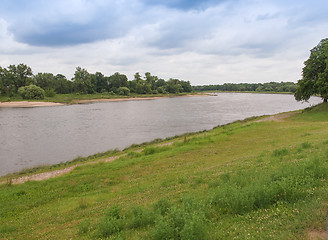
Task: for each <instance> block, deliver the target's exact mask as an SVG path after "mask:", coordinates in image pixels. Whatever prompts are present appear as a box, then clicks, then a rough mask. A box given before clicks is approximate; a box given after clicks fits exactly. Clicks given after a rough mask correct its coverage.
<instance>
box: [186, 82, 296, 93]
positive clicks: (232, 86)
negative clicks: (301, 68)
mask: <svg viewBox="0 0 328 240" xmlns="http://www.w3.org/2000/svg"><path fill="white" fill-rule="evenodd" d="M296 88H297V84H296V83H293V82H280V83H279V82H269V83H225V84H222V85H203V86H194V87H193V90H194V91H198V92H201V91H231V92H255V91H256V92H291V93H294V92H295V91H296Z"/></svg>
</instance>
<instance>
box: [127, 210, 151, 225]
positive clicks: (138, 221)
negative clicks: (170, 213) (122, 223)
mask: <svg viewBox="0 0 328 240" xmlns="http://www.w3.org/2000/svg"><path fill="white" fill-rule="evenodd" d="M131 215H132V216H131V217H130V224H129V225H130V227H131V228H144V227H147V226H149V225H153V224H154V223H155V218H156V214H155V212H154V211H152V210H150V209H147V208H144V207H140V206H134V207H133V208H132V214H131Z"/></svg>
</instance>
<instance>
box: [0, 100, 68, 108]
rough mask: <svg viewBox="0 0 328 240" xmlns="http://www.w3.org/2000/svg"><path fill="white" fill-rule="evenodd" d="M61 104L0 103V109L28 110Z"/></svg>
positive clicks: (59, 104) (60, 104)
mask: <svg viewBox="0 0 328 240" xmlns="http://www.w3.org/2000/svg"><path fill="white" fill-rule="evenodd" d="M62 105H65V104H63V103H55V102H29V101H18V102H0V108H2V107H17V108H28V107H50V106H62Z"/></svg>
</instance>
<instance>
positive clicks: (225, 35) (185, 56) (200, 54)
mask: <svg viewBox="0 0 328 240" xmlns="http://www.w3.org/2000/svg"><path fill="white" fill-rule="evenodd" d="M327 11H328V1H327V0H311V1H309V0H202V1H197V0H52V1H49V0H0V66H1V67H8V66H9V65H11V64H20V63H24V64H27V65H28V66H30V67H31V68H32V70H33V73H34V74H37V73H39V72H50V73H53V74H58V73H61V74H64V75H65V76H66V77H67V78H68V79H70V78H72V77H73V75H74V72H75V69H76V67H78V66H80V67H82V68H85V69H87V70H88V72H89V73H95V72H102V73H103V74H104V75H106V76H110V75H112V74H114V73H115V72H120V73H122V74H126V75H127V76H128V78H129V79H130V80H132V79H133V76H134V74H135V73H136V72H140V74H144V73H145V72H150V73H151V74H152V75H156V76H158V77H160V78H163V79H165V80H167V79H169V78H178V79H180V80H185V81H190V82H191V84H192V85H206V84H223V83H264V82H270V81H275V82H280V81H292V82H297V80H298V79H300V78H301V74H302V68H303V66H304V61H305V60H306V59H307V58H308V57H309V54H310V50H311V49H312V48H313V47H315V46H316V45H317V44H318V43H319V42H320V40H321V39H324V38H327V37H328V31H327V30H328V14H327Z"/></svg>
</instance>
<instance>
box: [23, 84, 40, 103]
mask: <svg viewBox="0 0 328 240" xmlns="http://www.w3.org/2000/svg"><path fill="white" fill-rule="evenodd" d="M18 94H19V95H21V96H22V98H23V99H44V96H45V92H44V90H43V89H42V88H40V87H38V86H35V85H33V84H31V85H29V86H26V87H20V88H19V89H18Z"/></svg>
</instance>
